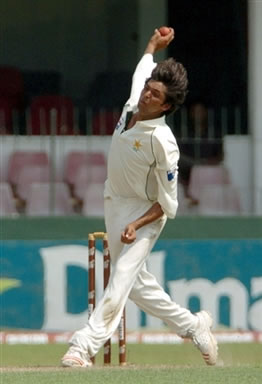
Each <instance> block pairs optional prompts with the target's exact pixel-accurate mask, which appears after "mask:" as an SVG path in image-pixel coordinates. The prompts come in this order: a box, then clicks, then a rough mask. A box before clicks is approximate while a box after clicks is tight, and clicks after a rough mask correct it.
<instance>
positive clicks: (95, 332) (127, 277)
mask: <svg viewBox="0 0 262 384" xmlns="http://www.w3.org/2000/svg"><path fill="white" fill-rule="evenodd" d="M151 205H152V203H150V202H148V201H144V200H141V199H137V198H129V199H126V198H125V199H123V198H114V199H111V198H110V199H105V223H106V230H107V234H108V243H109V249H110V255H111V265H112V272H111V276H110V279H109V283H108V286H107V288H106V290H105V292H104V295H103V297H102V298H101V300H100V301H99V303H98V305H97V306H96V308H95V310H94V312H93V313H92V315H91V316H90V318H89V320H88V323H87V324H86V326H85V327H84V328H82V329H80V330H79V331H77V332H75V333H74V334H73V336H72V338H71V340H70V343H71V344H72V345H74V346H75V347H77V348H78V349H79V351H80V352H83V353H88V355H89V356H90V357H92V356H94V355H96V353H97V352H98V351H99V349H100V348H101V347H102V346H103V345H104V343H105V342H106V341H107V340H108V339H109V338H110V337H111V336H112V335H113V333H114V332H115V330H116V329H117V327H118V325H119V322H120V318H121V314H122V312H123V309H124V307H125V304H126V301H127V299H128V298H129V299H131V300H132V301H134V302H135V304H136V305H137V306H138V307H139V308H140V309H142V310H143V311H145V312H147V313H148V314H150V315H153V316H156V317H158V318H160V319H162V320H163V321H164V322H165V323H166V324H167V325H168V326H169V327H170V328H171V330H173V331H174V332H176V333H177V334H178V335H180V336H185V335H186V334H187V333H188V332H189V331H194V330H195V328H196V325H197V318H196V316H195V315H193V314H192V313H191V312H190V311H189V310H187V309H185V308H181V307H180V306H179V305H178V304H176V303H175V302H173V301H172V300H171V298H170V296H169V295H168V294H167V293H165V292H164V290H163V288H162V287H161V286H160V285H159V284H158V282H157V280H156V279H155V277H154V276H153V275H152V274H151V273H149V272H148V271H147V269H146V265H145V262H146V259H147V258H148V256H149V254H150V252H151V250H152V248H153V246H154V244H155V242H156V240H157V239H158V237H159V235H160V233H161V230H162V229H163V227H164V225H165V222H166V217H165V216H163V217H162V218H161V219H159V220H157V221H154V222H153V223H151V224H148V225H146V226H144V227H142V228H140V229H139V230H138V231H137V239H136V241H135V242H134V243H132V244H123V243H122V242H121V240H120V236H121V232H122V231H123V230H124V228H125V226H126V225H127V224H129V223H131V222H132V221H134V220H135V219H137V218H138V217H140V216H142V215H143V214H144V213H145V212H146V211H147V210H148V209H149V208H150V207H151Z"/></svg>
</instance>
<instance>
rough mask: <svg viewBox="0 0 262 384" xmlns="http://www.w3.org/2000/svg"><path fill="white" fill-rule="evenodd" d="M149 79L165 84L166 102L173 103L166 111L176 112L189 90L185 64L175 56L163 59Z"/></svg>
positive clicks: (168, 112)
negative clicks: (174, 57)
mask: <svg viewBox="0 0 262 384" xmlns="http://www.w3.org/2000/svg"><path fill="white" fill-rule="evenodd" d="M148 80H154V81H160V82H162V83H163V84H164V85H165V87H166V89H167V91H166V100H165V103H170V104H171V107H170V109H168V110H167V111H165V112H164V113H165V114H166V115H168V114H170V113H172V112H175V111H176V110H177V109H178V108H179V107H180V106H181V105H182V104H183V103H184V101H185V99H186V95H187V92H188V91H187V87H188V78H187V71H186V69H185V67H184V66H183V64H181V63H179V62H177V61H176V60H175V59H173V58H169V59H167V60H164V61H161V62H160V63H158V64H157V66H156V67H155V68H154V69H153V71H152V74H151V77H150V78H149V79H148Z"/></svg>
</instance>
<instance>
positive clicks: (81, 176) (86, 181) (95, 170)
mask: <svg viewBox="0 0 262 384" xmlns="http://www.w3.org/2000/svg"><path fill="white" fill-rule="evenodd" d="M106 175H107V167H106V165H105V164H101V165H97V164H89V165H88V166H87V165H81V166H80V167H79V169H78V171H77V172H76V178H75V185H74V195H75V196H76V197H78V198H79V199H81V200H83V199H84V196H85V191H86V189H87V188H88V186H89V185H91V184H93V183H94V184H102V185H104V183H105V180H106Z"/></svg>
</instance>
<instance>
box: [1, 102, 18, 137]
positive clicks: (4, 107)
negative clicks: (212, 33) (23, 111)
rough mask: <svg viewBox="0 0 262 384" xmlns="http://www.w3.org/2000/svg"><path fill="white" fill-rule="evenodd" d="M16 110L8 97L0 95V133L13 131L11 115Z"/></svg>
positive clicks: (4, 133)
mask: <svg viewBox="0 0 262 384" xmlns="http://www.w3.org/2000/svg"><path fill="white" fill-rule="evenodd" d="M16 112H17V109H16V107H15V106H14V105H13V102H12V100H11V99H9V98H8V97H1V96H0V135H6V134H8V135H10V134H12V133H14V126H13V115H14V114H15V113H16Z"/></svg>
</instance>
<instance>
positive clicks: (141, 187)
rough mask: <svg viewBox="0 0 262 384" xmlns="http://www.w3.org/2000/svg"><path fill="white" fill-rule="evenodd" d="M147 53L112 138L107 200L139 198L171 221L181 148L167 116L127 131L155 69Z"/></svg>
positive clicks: (145, 121)
mask: <svg viewBox="0 0 262 384" xmlns="http://www.w3.org/2000/svg"><path fill="white" fill-rule="evenodd" d="M155 65H156V64H155V63H154V62H153V56H152V55H151V54H146V55H144V56H143V57H142V59H141V60H140V62H139V63H138V65H137V67H136V70H135V73H134V75H133V81H132V88H131V94H130V98H129V100H128V101H127V103H126V104H125V106H124V109H123V112H122V115H121V117H120V120H119V122H118V124H117V126H116V129H115V132H114V134H113V137H112V143H111V148H110V151H109V157H108V178H107V180H106V183H105V198H107V197H114V196H118V197H124V198H133V197H139V198H141V199H144V200H149V201H152V202H156V201H158V202H159V204H160V205H161V207H162V209H163V211H164V213H165V214H166V215H167V216H168V217H169V218H174V217H175V215H176V211H177V207H178V202H177V176H178V165H177V164H178V159H179V149H178V146H177V143H176V139H175V137H174V135H173V133H172V131H171V130H170V128H169V127H168V125H167V124H166V122H165V116H162V117H159V118H157V119H153V120H143V121H138V122H137V123H136V124H135V125H134V126H133V127H132V128H130V129H128V130H125V125H126V117H127V112H136V111H137V103H138V100H139V97H140V93H141V91H142V89H143V87H144V84H145V80H146V79H147V78H148V77H150V75H151V72H152V70H153V68H154V67H155Z"/></svg>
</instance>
